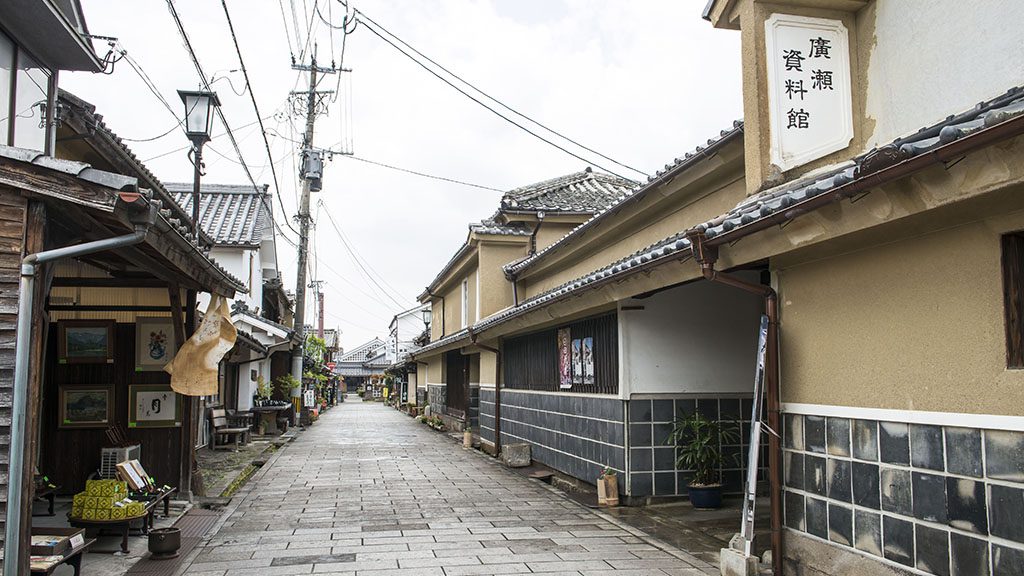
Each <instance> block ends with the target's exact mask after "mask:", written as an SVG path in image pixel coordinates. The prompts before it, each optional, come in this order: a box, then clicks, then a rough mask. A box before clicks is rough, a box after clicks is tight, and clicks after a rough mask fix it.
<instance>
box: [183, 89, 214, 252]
mask: <svg viewBox="0 0 1024 576" xmlns="http://www.w3.org/2000/svg"><path fill="white" fill-rule="evenodd" d="M178 96H180V97H181V101H182V103H183V104H185V135H186V136H188V139H189V140H191V141H192V151H191V153H192V164H193V165H194V166H195V172H194V176H193V178H192V231H193V232H194V233H195V235H196V242H198V241H199V178H200V177H201V176H202V171H201V170H200V168H201V166H202V164H203V144H206V143H207V142H209V141H210V129H211V127H212V126H213V109H214V108H215V107H216V108H219V107H220V100H218V99H217V93H216V92H208V91H206V90H197V91H189V90H178Z"/></svg>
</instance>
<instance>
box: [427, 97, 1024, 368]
mask: <svg viewBox="0 0 1024 576" xmlns="http://www.w3.org/2000/svg"><path fill="white" fill-rule="evenodd" d="M1011 120H1016V122H1017V126H1016V127H1015V130H1016V132H1015V133H1013V134H1010V135H1006V136H1002V137H1003V138H1009V137H1012V136H1014V135H1020V134H1024V88H1014V89H1012V90H1009V91H1008V92H1007V93H1006V94H1004V95H1002V96H1000V97H998V98H995V99H993V100H990V101H988V102H982V103H980V104H978V105H977V106H975V107H974V108H973V109H971V110H969V111H967V112H965V113H963V114H959V115H956V116H951V117H949V118H947V119H945V120H944V121H943V122H940V123H938V124H936V125H934V126H931V127H927V128H922V129H921V130H919V131H918V132H916V133H915V134H913V135H910V136H908V137H906V138H900V139H897V140H896V141H894V142H892V143H891V144H888V145H885V146H880V147H878V148H875V149H873V150H871V151H869V152H867V153H865V154H863V155H861V156H859V157H857V158H855V159H854V160H853V161H852V162H849V163H846V164H844V165H842V166H839V167H837V168H835V169H833V170H830V171H826V172H825V173H824V174H818V175H815V176H811V177H808V178H804V179H800V180H797V181H794V182H789V183H786V184H784V185H782V186H779V187H777V188H773V189H769V190H765V191H764V192H761V193H760V194H757V195H754V196H751V197H750V198H747V199H745V200H744V201H743V202H741V203H740V204H738V205H737V206H736V207H735V208H733V209H732V210H730V211H729V212H727V213H725V214H723V215H721V216H719V217H717V218H714V219H712V220H710V221H708V222H705V223H703V224H698V225H697V226H694V227H692V228H689V229H687V230H682V231H680V232H678V233H676V234H673V235H672V236H669V237H668V238H665V239H663V240H660V241H658V242H655V243H654V244H651V245H650V246H648V247H646V248H644V249H642V250H638V251H637V252H635V253H633V254H631V255H629V256H627V257H625V258H622V259H620V260H618V261H616V262H613V263H611V264H609V265H607V266H604V267H602V268H600V269H598V270H596V271H594V272H591V273H590V274H587V275H585V276H581V277H579V278H577V279H575V280H571V281H569V282H566V283H565V284H562V285H561V286H557V287H555V288H553V289H551V290H549V291H547V292H544V293H543V294H539V295H537V296H535V297H533V298H530V299H528V300H526V301H524V302H522V303H520V304H519V305H518V306H515V307H513V308H508V309H505V310H503V311H501V312H498V313H496V314H493V315H491V316H489V317H487V318H484V319H483V320H481V321H479V322H477V323H476V324H474V325H473V326H471V327H470V328H468V329H464V330H461V331H459V332H456V333H455V334H452V335H450V336H447V337H445V338H442V339H440V340H437V341H436V342H431V343H430V344H429V345H427V346H424V347H423V348H421V349H420V350H417V351H416V352H415V354H417V355H419V354H421V353H422V352H424V351H429V350H432V349H436V348H439V347H442V346H446V345H449V344H452V343H454V342H457V341H459V340H461V339H463V338H466V337H468V336H470V335H471V334H474V333H476V334H479V333H480V332H482V331H484V330H487V329H490V328H493V327H494V326H497V325H499V324H502V323H504V322H506V321H508V320H511V319H512V318H515V317H518V316H521V315H523V314H526V313H527V312H530V311H532V310H535V309H538V308H541V307H543V306H545V305H547V304H550V303H552V302H555V301H558V300H561V299H563V298H566V297H568V296H570V295H572V294H574V293H576V292H578V291H580V290H583V289H586V288H591V287H597V286H600V285H603V284H605V283H607V282H611V281H615V280H619V279H621V278H622V277H625V276H627V275H630V274H634V273H637V272H639V271H642V270H644V269H647V268H651V267H653V266H657V265H660V264H662V263H665V262H668V261H671V260H678V259H680V258H685V257H688V256H690V255H691V251H690V241H689V240H688V239H687V236H688V235H689V234H692V233H699V232H703V233H704V235H705V237H706V238H707V239H708V240H709V241H711V240H712V239H714V238H718V240H717V241H715V243H719V244H720V243H724V242H727V241H731V240H733V239H736V238H739V237H742V236H743V235H745V234H752V233H754V232H757V231H759V230H762V229H764V228H766V227H768V226H772V225H775V224H780V223H782V222H784V221H786V220H792V219H794V218H797V217H799V216H800V215H802V214H805V213H807V212H809V211H811V210H814V209H816V208H817V207H818V206H819V205H823V204H825V203H828V202H838V201H840V200H841V199H844V198H849V197H850V195H851V194H856V193H858V192H862V191H865V190H870V189H871V188H872V187H874V186H876V185H878V182H879V181H878V180H877V179H875V178H871V176H874V175H876V174H878V173H880V172H882V171H884V170H887V169H889V168H894V167H896V166H897V165H899V164H901V163H903V162H908V161H913V160H914V159H918V158H922V157H923V155H925V154H927V153H930V152H935V153H938V150H937V149H939V148H941V147H943V146H946V145H949V144H952V143H954V142H956V141H957V140H960V139H961V138H965V137H970V136H971V135H974V134H976V133H978V132H980V131H982V130H985V129H989V128H995V127H998V126H999V125H1001V124H1004V123H1006V122H1009V121H1011ZM997 138H998V137H996V136H993V137H992V139H991V140H980V143H979V144H978V145H979V146H983V145H985V144H987V143H992V142H994V141H998V140H997ZM957 154H962V152H959V151H958V152H957ZM929 161H935V162H941V161H942V159H941V158H939V157H936V158H935V159H934V160H932V159H929ZM925 165H926V164H925V163H924V162H923V161H922V162H921V166H920V167H917V166H915V167H913V168H914V169H921V168H923V167H924V166H925ZM908 170H909V169H908ZM908 173H909V172H908ZM893 177H894V178H898V177H900V174H897V175H895V176H893Z"/></svg>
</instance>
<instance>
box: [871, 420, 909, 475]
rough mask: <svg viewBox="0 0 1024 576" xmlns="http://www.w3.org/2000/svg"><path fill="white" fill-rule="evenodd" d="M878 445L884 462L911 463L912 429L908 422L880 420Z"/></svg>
mask: <svg viewBox="0 0 1024 576" xmlns="http://www.w3.org/2000/svg"><path fill="white" fill-rule="evenodd" d="M878 446H879V455H880V456H881V458H882V462H886V463H888V464H904V465H906V464H910V430H909V427H908V426H907V425H906V424H904V423H902V422H879V423H878Z"/></svg>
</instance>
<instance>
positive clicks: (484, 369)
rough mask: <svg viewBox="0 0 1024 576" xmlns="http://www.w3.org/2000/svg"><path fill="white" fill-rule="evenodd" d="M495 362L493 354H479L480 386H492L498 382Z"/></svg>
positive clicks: (484, 352) (495, 357)
mask: <svg viewBox="0 0 1024 576" xmlns="http://www.w3.org/2000/svg"><path fill="white" fill-rule="evenodd" d="M497 360H498V357H497V355H496V354H495V353H494V352H488V351H486V350H484V351H482V352H480V380H479V382H480V384H482V385H485V386H486V385H490V386H494V385H495V384H496V383H497V382H498V378H499V376H498V372H497V367H498V363H497Z"/></svg>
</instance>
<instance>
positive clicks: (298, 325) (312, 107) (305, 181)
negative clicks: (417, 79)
mask: <svg viewBox="0 0 1024 576" xmlns="http://www.w3.org/2000/svg"><path fill="white" fill-rule="evenodd" d="M292 69H294V70H307V71H309V89H308V90H306V91H305V92H304V93H302V92H293V93H292V95H293V96H299V95H304V96H305V97H306V133H305V134H304V135H303V137H302V168H301V176H302V197H301V199H300V201H299V262H298V270H297V273H296V277H297V279H296V283H295V323H294V329H295V334H296V335H297V336H298V337H299V345H298V346H296V347H295V348H294V349H293V350H292V376H293V377H295V379H296V380H297V381H298V382H299V386H298V387H296V388H292V390H291V397H292V405H293V406H294V408H295V417H296V418H298V417H299V414H300V412H301V410H302V348H303V346H304V345H305V343H306V324H305V322H306V261H307V260H308V251H309V194H310V192H313V191H319V190H320V186H321V184H320V181H321V178H322V176H323V160H322V158H321V156H320V151H318V150H314V149H313V128H314V125H315V123H316V115H317V104H318V100H319V97H320V94H324V93H328V92H327V91H318V90H317V89H316V76H317V74H334V73H335V72H336V70H335V69H334V68H320V67H318V66H317V65H316V56H315V55H314V56H312V57H311V59H310V64H309V66H306V65H303V64H292Z"/></svg>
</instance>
